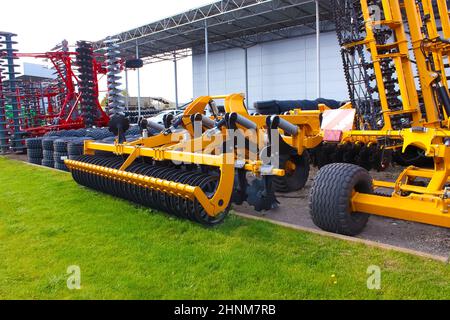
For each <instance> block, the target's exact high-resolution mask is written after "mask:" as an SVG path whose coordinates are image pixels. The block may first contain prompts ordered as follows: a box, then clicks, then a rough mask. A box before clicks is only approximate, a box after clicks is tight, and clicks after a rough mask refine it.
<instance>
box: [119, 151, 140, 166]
mask: <svg viewBox="0 0 450 320" xmlns="http://www.w3.org/2000/svg"><path fill="white" fill-rule="evenodd" d="M139 156H140V148H139V147H135V149H134V151H133V153H131V154H130V155H129V156H128V158H127V160H125V162H124V163H123V165H122V166H121V167H120V169H119V170H120V171H125V170H126V169H127V168H128V167H129V166H131V165H132V164H133V162H134V161H135V160H136V159H137V158H138V157H139Z"/></svg>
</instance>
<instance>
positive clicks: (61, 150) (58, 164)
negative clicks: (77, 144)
mask: <svg viewBox="0 0 450 320" xmlns="http://www.w3.org/2000/svg"><path fill="white" fill-rule="evenodd" d="M75 139H76V138H73V137H72V138H62V139H58V140H55V141H54V142H53V159H54V162H55V163H54V168H55V169H57V170H61V171H69V170H68V169H67V167H66V165H65V164H64V160H66V159H68V158H69V153H68V151H67V148H68V144H69V143H70V142H71V141H74V140H75Z"/></svg>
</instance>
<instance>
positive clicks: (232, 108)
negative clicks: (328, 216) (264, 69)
mask: <svg viewBox="0 0 450 320" xmlns="http://www.w3.org/2000/svg"><path fill="white" fill-rule="evenodd" d="M217 100H224V107H225V112H226V113H225V114H222V115H221V114H219V113H218V108H217V107H216V105H217V104H216V101H217ZM207 110H210V111H211V113H212V114H213V116H212V117H207V116H206V115H205V114H206V111H207ZM164 122H165V125H159V124H155V123H152V122H151V121H142V122H141V124H140V125H141V128H142V130H143V138H142V139H140V140H138V141H135V142H132V143H127V142H123V141H122V140H123V137H122V136H123V132H124V131H125V130H126V129H127V122H126V119H125V118H123V117H121V116H120V115H119V116H115V117H114V118H113V119H112V121H111V128H110V129H111V131H113V132H114V133H115V134H117V136H118V139H117V140H116V143H115V144H104V143H97V142H90V141H88V142H86V143H85V148H84V149H85V150H84V155H83V156H81V157H79V158H78V159H75V160H66V161H65V163H66V165H67V167H68V168H69V169H70V170H71V172H72V175H73V177H74V179H75V180H76V181H77V182H78V183H80V184H82V185H84V186H87V187H91V188H94V189H97V190H101V191H103V192H106V193H109V194H112V195H115V196H118V197H122V198H125V199H129V200H131V201H134V202H137V203H141V204H143V205H146V206H149V207H152V208H155V209H158V210H162V211H165V212H168V213H171V214H174V215H176V216H179V217H183V218H187V219H190V220H193V221H196V222H199V223H202V224H205V225H215V224H217V223H219V222H221V221H222V220H223V218H224V217H225V216H226V214H227V212H228V209H229V207H230V203H231V202H235V203H242V202H244V201H247V202H248V203H250V204H251V205H253V206H254V207H255V209H256V210H257V211H261V210H270V209H272V208H275V207H276V206H277V204H278V202H277V200H276V197H275V192H274V188H273V182H274V180H276V182H277V184H278V185H283V186H285V185H288V186H294V188H301V187H302V186H301V185H298V181H299V177H300V178H302V175H305V174H306V175H307V173H308V172H309V164H308V165H307V166H304V165H302V164H303V163H304V160H303V158H302V157H304V156H305V154H304V151H305V149H310V148H313V147H315V146H317V145H318V144H320V143H321V141H322V139H321V136H320V111H310V112H301V113H299V114H296V113H295V112H292V114H289V115H282V116H278V115H275V116H261V115H254V116H252V115H249V113H248V112H247V109H246V107H245V105H244V97H243V96H242V95H240V94H234V95H230V96H220V97H209V96H208V97H200V98H198V99H196V100H195V101H194V102H192V104H190V105H189V106H188V107H187V108H186V110H185V112H184V113H183V115H182V116H180V117H177V118H173V117H169V118H166V119H165V121H164ZM147 129H153V130H157V131H159V132H160V133H159V134H157V135H154V136H150V137H146V136H147ZM277 133H281V134H280V135H278V134H277ZM274 139H277V140H274ZM274 142H277V143H274ZM273 146H276V148H274V147H273ZM280 154H281V155H282V156H281V157H280ZM280 158H283V159H285V160H284V162H283V163H281V164H278V161H279V159H280ZM280 165H281V167H280ZM247 173H252V174H253V176H254V177H255V179H254V180H253V181H252V183H251V185H249V183H248V181H247ZM303 179H304V181H305V182H306V180H307V177H306V178H305V177H303Z"/></svg>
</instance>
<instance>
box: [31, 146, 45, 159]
mask: <svg viewBox="0 0 450 320" xmlns="http://www.w3.org/2000/svg"><path fill="white" fill-rule="evenodd" d="M27 154H28V158H43V157H44V155H43V152H42V149H30V148H29V149H27Z"/></svg>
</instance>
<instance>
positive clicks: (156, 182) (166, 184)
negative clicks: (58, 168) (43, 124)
mask: <svg viewBox="0 0 450 320" xmlns="http://www.w3.org/2000/svg"><path fill="white" fill-rule="evenodd" d="M64 163H65V164H66V166H67V168H69V169H70V170H79V171H84V172H89V173H92V174H97V175H100V176H103V177H107V178H110V179H114V180H119V181H123V182H127V183H131V184H135V185H138V186H143V187H146V188H150V189H155V190H158V191H163V192H165V193H170V194H173V195H177V196H181V197H184V198H188V199H191V200H192V199H194V197H195V195H194V193H195V191H196V188H198V187H193V186H189V185H186V184H182V183H177V182H173V181H168V180H163V179H157V178H153V177H149V176H143V175H139V174H135V173H131V172H126V171H121V170H116V169H111V168H106V167H101V166H97V165H93V164H89V163H84V162H80V161H74V160H65V162H64Z"/></svg>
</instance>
